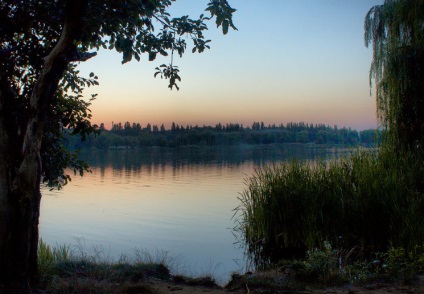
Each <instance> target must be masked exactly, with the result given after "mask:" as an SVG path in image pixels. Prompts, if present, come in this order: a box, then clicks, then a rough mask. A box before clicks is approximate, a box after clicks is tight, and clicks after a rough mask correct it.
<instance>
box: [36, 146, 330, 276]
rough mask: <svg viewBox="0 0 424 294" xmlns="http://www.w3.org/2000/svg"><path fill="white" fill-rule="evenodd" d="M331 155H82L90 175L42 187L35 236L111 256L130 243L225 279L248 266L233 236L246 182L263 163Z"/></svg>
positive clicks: (311, 151)
mask: <svg viewBox="0 0 424 294" xmlns="http://www.w3.org/2000/svg"><path fill="white" fill-rule="evenodd" d="M329 156H332V152H330V151H329V150H326V149H322V148H306V147H302V146H296V147H294V146H262V147H232V148H230V149H228V148H227V149H224V148H182V149H156V148H149V149H137V150H131V149H129V150H125V149H123V150H104V151H90V152H87V153H84V154H83V158H84V159H85V160H86V161H87V162H88V163H89V164H90V166H91V168H92V173H88V174H86V175H84V177H82V178H81V177H74V178H73V180H72V182H71V183H69V184H68V185H67V186H66V187H65V188H64V189H63V190H60V191H49V190H48V189H43V199H42V203H41V219H40V235H41V237H42V238H43V240H44V241H45V242H47V243H48V244H52V245H55V244H60V245H61V244H70V245H71V247H72V246H76V245H77V244H78V243H79V245H81V246H84V248H85V250H86V251H87V252H90V251H93V248H97V249H99V248H102V251H103V252H104V254H105V255H107V256H108V257H110V258H113V259H115V260H116V259H118V258H119V257H120V255H121V254H126V255H127V256H129V257H131V256H133V254H134V249H135V248H137V249H140V250H147V251H149V252H152V253H155V252H156V251H162V250H163V251H167V252H169V253H170V255H172V256H175V257H177V263H176V268H174V270H176V271H178V272H179V273H184V274H194V275H195V274H207V273H212V274H214V275H215V276H216V277H217V278H218V279H219V280H221V281H225V280H226V279H227V278H228V276H229V274H230V273H231V272H233V271H238V270H243V267H244V266H245V261H244V259H243V250H242V249H240V247H239V246H238V245H237V244H236V245H235V244H234V243H235V242H236V241H237V240H236V239H235V237H234V236H233V234H232V228H233V227H234V220H233V219H232V217H233V214H234V211H233V209H234V208H235V207H237V206H238V205H239V201H238V199H237V197H238V195H239V193H240V192H242V191H243V189H244V187H245V186H244V179H245V178H246V177H247V176H250V175H251V174H252V173H253V172H254V169H255V168H257V167H258V166H263V165H265V164H272V163H273V162H279V161H284V160H291V158H293V157H297V158H301V159H307V160H314V159H317V158H319V157H321V158H328V157H329ZM78 240H79V242H78Z"/></svg>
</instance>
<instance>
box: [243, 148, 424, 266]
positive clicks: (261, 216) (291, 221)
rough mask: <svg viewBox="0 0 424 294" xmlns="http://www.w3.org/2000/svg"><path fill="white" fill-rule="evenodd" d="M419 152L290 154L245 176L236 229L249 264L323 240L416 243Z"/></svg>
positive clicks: (299, 252)
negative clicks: (304, 157) (302, 158)
mask: <svg viewBox="0 0 424 294" xmlns="http://www.w3.org/2000/svg"><path fill="white" fill-rule="evenodd" d="M423 175H424V164H423V156H422V154H417V153H415V154H412V153H408V154H404V155H402V156H399V155H397V154H396V155H395V153H394V152H393V151H391V150H390V149H388V148H384V149H381V150H377V151H372V152H371V151H359V150H358V151H356V152H353V153H352V154H351V155H350V156H348V157H344V158H341V159H338V160H333V161H330V162H325V161H319V162H318V163H315V164H309V165H308V164H306V163H301V162H299V161H297V160H293V161H292V162H288V163H281V164H278V165H273V166H267V167H263V168H260V169H258V170H257V171H256V172H255V174H254V175H253V176H252V177H250V178H247V179H246V188H245V190H244V191H243V192H242V193H241V195H240V197H239V198H240V202H241V204H240V205H239V206H238V207H237V208H236V211H237V212H238V214H237V215H239V217H238V219H237V226H236V230H238V231H239V232H240V233H241V239H242V240H241V241H242V243H243V244H244V245H245V249H246V253H247V255H248V257H249V258H250V259H251V261H252V262H253V263H254V265H256V267H259V268H260V267H263V266H266V265H268V264H269V263H273V262H276V261H278V260H279V259H282V258H291V257H300V256H304V254H305V252H306V251H307V250H308V249H312V248H314V247H320V244H323V242H324V241H325V240H328V241H330V242H331V243H332V244H337V246H339V247H342V246H344V247H347V248H353V247H355V246H359V247H360V248H363V249H366V250H369V251H375V250H378V251H385V250H387V248H388V247H389V246H400V247H403V248H405V249H406V250H408V249H411V250H412V249H413V248H415V247H416V246H422V245H423V244H424V227H423V226H422V224H423V223H424V176H423Z"/></svg>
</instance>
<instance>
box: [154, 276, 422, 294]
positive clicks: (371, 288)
mask: <svg viewBox="0 0 424 294" xmlns="http://www.w3.org/2000/svg"><path fill="white" fill-rule="evenodd" d="M150 285H151V287H152V289H153V293H158V294H165V293H176V294H200V293H209V294H222V293H293V294H295V293H299V294H308V293H310V294H324V293H329V294H362V293H364V294H394V293H408V294H410V293H414V294H415V293H423V294H424V276H418V277H417V278H416V279H414V280H413V281H411V283H410V284H408V285H402V284H401V283H392V284H388V283H373V284H370V285H367V286H362V287H359V286H353V285H345V286H341V287H332V288H326V289H314V290H303V291H293V290H275V289H267V288H266V287H263V288H256V289H250V288H249V286H248V285H244V287H242V288H239V289H232V290H231V289H224V288H206V287H203V286H188V285H178V284H173V283H171V282H169V283H168V282H163V281H152V282H151V284H150Z"/></svg>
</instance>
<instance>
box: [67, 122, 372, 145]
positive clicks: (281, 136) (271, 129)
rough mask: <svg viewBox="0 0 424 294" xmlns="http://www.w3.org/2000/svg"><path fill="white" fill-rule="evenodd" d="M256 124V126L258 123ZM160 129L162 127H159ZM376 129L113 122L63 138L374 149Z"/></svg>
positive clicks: (95, 142)
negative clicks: (80, 135)
mask: <svg viewBox="0 0 424 294" xmlns="http://www.w3.org/2000/svg"><path fill="white" fill-rule="evenodd" d="M258 124H259V123H258ZM161 129H162V128H161ZM377 134H378V133H377V131H376V130H367V131H362V132H360V133H359V132H357V131H356V130H352V129H350V128H349V129H347V128H341V129H338V128H337V126H335V127H334V128H332V127H330V126H326V125H313V124H305V123H303V122H301V123H288V124H286V125H283V124H281V125H279V126H276V125H269V126H265V125H263V126H262V128H256V123H254V124H253V126H252V128H249V127H247V128H245V127H244V126H243V125H240V124H232V123H231V124H226V125H221V124H217V125H216V126H215V127H212V126H202V127H200V126H197V125H196V126H194V127H193V126H191V125H190V126H186V127H184V126H179V125H178V124H175V123H173V126H172V127H171V129H170V130H166V129H165V128H163V129H162V130H161V131H159V127H158V126H157V125H153V127H152V126H151V125H150V124H147V126H146V127H143V128H142V127H141V125H140V124H136V123H132V124H131V123H130V122H126V123H125V124H123V125H122V123H116V124H115V123H114V124H113V126H112V129H111V130H110V131H107V130H103V132H102V134H101V135H100V136H97V137H93V136H90V137H88V138H87V140H86V141H85V142H80V141H79V140H76V139H74V138H71V137H70V136H66V138H65V145H66V146H67V147H68V148H70V149H78V148H92V147H95V148H100V149H107V148H117V147H127V148H134V147H151V146H158V147H179V146H228V145H239V144H247V145H267V144H280V143H301V144H304V143H315V144H319V145H324V144H326V145H338V146H346V147H352V146H357V145H359V144H360V145H363V146H368V147H371V146H376V145H377V144H378V139H377V138H376V135H377Z"/></svg>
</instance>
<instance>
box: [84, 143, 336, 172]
mask: <svg viewBox="0 0 424 294" xmlns="http://www.w3.org/2000/svg"><path fill="white" fill-rule="evenodd" d="M335 150H336V153H338V151H337V149H335ZM340 152H341V151H340ZM334 155H335V153H334V152H330V151H329V149H327V148H323V147H306V146H303V145H298V144H296V145H289V144H287V145H284V144H278V145H277V144H275V145H265V146H232V147H228V146H227V147H181V148H154V147H153V148H152V147H148V148H140V149H126V148H122V149H108V150H96V149H92V150H84V151H83V152H82V153H81V157H82V159H83V160H85V161H86V162H87V163H88V164H89V165H90V166H91V167H92V168H96V169H97V168H99V169H100V170H103V169H105V168H109V167H111V168H112V169H114V170H125V171H139V170H141V169H143V170H144V171H147V172H148V173H150V172H149V171H152V170H153V169H155V170H157V169H159V170H160V169H161V167H165V166H167V167H169V166H171V167H172V168H173V169H180V168H184V167H193V166H196V165H206V166H207V165H213V166H217V167H221V166H222V167H224V166H232V167H234V166H239V165H242V164H244V163H246V162H252V163H253V164H254V165H257V166H261V165H264V164H269V163H272V162H279V161H287V160H292V159H293V158H298V159H302V160H304V159H305V160H317V159H320V158H321V159H326V158H328V157H329V156H334Z"/></svg>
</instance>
